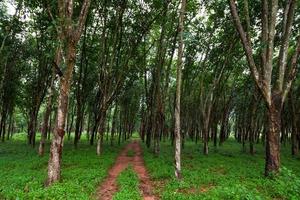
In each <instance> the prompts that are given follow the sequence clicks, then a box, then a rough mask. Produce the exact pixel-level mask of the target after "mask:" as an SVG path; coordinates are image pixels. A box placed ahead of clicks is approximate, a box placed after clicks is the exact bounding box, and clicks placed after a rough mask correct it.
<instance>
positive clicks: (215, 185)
mask: <svg viewBox="0 0 300 200" xmlns="http://www.w3.org/2000/svg"><path fill="white" fill-rule="evenodd" d="M200 148H201V145H197V146H196V145H195V144H194V143H193V142H191V141H189V142H187V143H186V144H185V148H184V149H183V152H182V167H183V171H182V173H183V178H182V180H181V181H179V182H178V181H177V180H176V179H175V178H174V175H173V173H174V170H173V168H174V167H173V166H174V160H173V158H172V154H173V151H174V150H173V149H174V147H172V146H171V144H170V143H163V144H162V147H161V154H160V156H159V157H155V156H153V154H152V152H151V151H149V150H147V148H146V147H144V158H145V164H146V167H147V168H148V169H149V172H150V176H151V178H152V179H153V180H154V184H155V185H156V192H157V193H158V194H160V195H161V199H299V198H300V189H299V184H300V178H299V175H300V168H299V162H300V158H299V157H290V155H289V151H288V150H289V147H288V146H286V147H283V149H282V151H283V153H282V168H281V172H280V175H279V176H278V177H273V178H270V179H267V178H265V177H263V163H264V148H263V147H262V146H258V147H257V152H256V154H255V155H254V156H252V155H250V154H249V153H248V152H247V151H242V145H240V144H237V143H236V142H235V141H232V140H230V141H227V142H226V144H224V145H223V146H221V147H218V148H215V147H214V146H213V145H211V146H210V151H211V153H210V155H208V156H204V155H202V154H201V153H200ZM158 166H159V168H158Z"/></svg>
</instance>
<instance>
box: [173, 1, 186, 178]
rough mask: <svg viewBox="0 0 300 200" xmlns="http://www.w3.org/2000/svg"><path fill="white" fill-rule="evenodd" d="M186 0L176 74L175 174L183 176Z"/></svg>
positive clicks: (179, 31) (183, 7)
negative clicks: (181, 97) (182, 121)
mask: <svg viewBox="0 0 300 200" xmlns="http://www.w3.org/2000/svg"><path fill="white" fill-rule="evenodd" d="M185 7H186V0H182V1H181V8H180V14H179V26H178V29H179V30H178V35H179V41H178V43H179V46H178V58H177V76H176V104H175V130H174V133H175V176H176V178H177V179H180V178H181V133H180V95H181V76H182V57H183V47H184V42H183V39H184V38H183V33H184V15H185Z"/></svg>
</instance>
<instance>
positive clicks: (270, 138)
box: [265, 104, 281, 176]
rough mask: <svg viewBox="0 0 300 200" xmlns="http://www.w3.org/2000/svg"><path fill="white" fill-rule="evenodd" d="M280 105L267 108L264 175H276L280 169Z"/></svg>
mask: <svg viewBox="0 0 300 200" xmlns="http://www.w3.org/2000/svg"><path fill="white" fill-rule="evenodd" d="M280 106H281V105H276V104H273V105H271V106H270V107H269V108H268V119H269V127H268V128H269V130H268V132H267V136H266V165H265V175H266V176H268V175H270V174H271V173H277V172H278V171H279V167H280V144H279V136H280V129H281V108H280Z"/></svg>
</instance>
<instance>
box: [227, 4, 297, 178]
mask: <svg viewBox="0 0 300 200" xmlns="http://www.w3.org/2000/svg"><path fill="white" fill-rule="evenodd" d="M243 4H244V10H245V12H244V13H245V14H244V15H245V27H244V26H243V24H242V21H241V18H240V16H239V14H238V8H237V4H236V1H235V0H229V5H230V10H231V15H232V18H233V21H234V25H235V27H236V29H237V31H238V33H239V37H240V39H241V42H242V45H243V49H244V52H245V54H246V58H247V61H248V66H249V69H250V71H251V75H252V77H253V79H254V81H255V84H256V85H257V87H258V88H259V91H260V92H261V94H262V96H263V100H264V102H265V104H266V107H267V111H268V114H267V117H268V122H269V125H268V131H267V136H266V160H265V175H266V176H269V175H270V174H272V173H275V174H276V173H278V171H279V168H280V144H279V136H280V131H281V112H282V107H283V104H284V102H285V100H286V97H287V95H288V93H289V91H290V89H291V86H292V82H293V80H294V79H295V77H296V71H297V70H296V67H297V60H298V57H299V53H300V36H299V35H298V36H294V35H292V34H291V33H292V28H293V19H294V13H295V8H296V5H297V1H296V0H290V1H286V2H285V8H283V10H284V12H283V16H282V20H283V21H282V22H281V24H282V29H281V30H278V29H277V30H276V24H277V23H278V19H279V17H278V16H281V14H280V10H279V4H278V0H273V1H271V2H270V1H268V0H261V8H262V10H261V15H260V16H261V19H260V20H261V36H260V49H259V51H260V57H261V62H260V63H258V62H256V59H255V56H254V53H255V52H254V50H255V49H254V48H253V44H252V38H251V35H250V29H251V21H250V14H249V2H248V1H247V0H244V2H243ZM276 32H279V33H280V38H279V41H278V42H277V41H276V43H275V34H276ZM292 36H293V37H292ZM295 37H297V42H296V43H294V45H293V46H291V48H292V49H293V52H292V53H289V49H290V48H289V46H290V44H291V43H290V40H292V39H295ZM277 49H279V50H277ZM277 53H279V57H278V61H277V63H275V59H274V58H275V55H276V54H277ZM275 67H276V69H278V70H273V69H274V68H275ZM274 78H275V79H274Z"/></svg>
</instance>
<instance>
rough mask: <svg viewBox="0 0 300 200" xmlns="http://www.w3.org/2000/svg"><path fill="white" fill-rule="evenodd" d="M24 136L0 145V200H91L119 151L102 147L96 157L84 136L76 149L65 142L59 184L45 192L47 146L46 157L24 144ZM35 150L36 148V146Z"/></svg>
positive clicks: (105, 145) (71, 143) (106, 146)
mask: <svg viewBox="0 0 300 200" xmlns="http://www.w3.org/2000/svg"><path fill="white" fill-rule="evenodd" d="M25 137H26V136H25V135H23V134H20V135H15V136H14V138H13V140H11V141H6V142H5V143H0V199H91V198H93V197H94V192H95V190H96V188H97V186H98V185H99V183H100V182H101V181H102V180H103V178H104V177H105V176H106V175H107V171H108V169H109V168H110V166H111V165H112V164H113V162H114V160H115V158H116V156H117V154H118V152H119V151H120V148H121V147H117V146H116V145H115V147H110V146H109V145H108V144H104V152H103V154H102V155H101V156H100V157H99V156H97V155H96V147H95V146H90V145H89V144H88V142H87V141H86V140H85V135H83V137H82V140H83V141H81V142H80V143H79V145H78V149H76V150H75V149H74V146H73V141H72V140H71V141H67V139H65V144H64V150H63V156H62V180H61V182H59V183H57V184H54V185H53V186H51V187H48V188H45V187H44V186H43V185H44V181H45V179H46V177H47V162H48V156H49V144H47V147H46V148H47V152H45V156H44V157H42V158H40V157H39V156H38V155H37V149H38V147H36V148H35V149H33V148H32V147H30V146H28V145H27V144H26V140H25ZM37 146H38V145H37Z"/></svg>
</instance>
